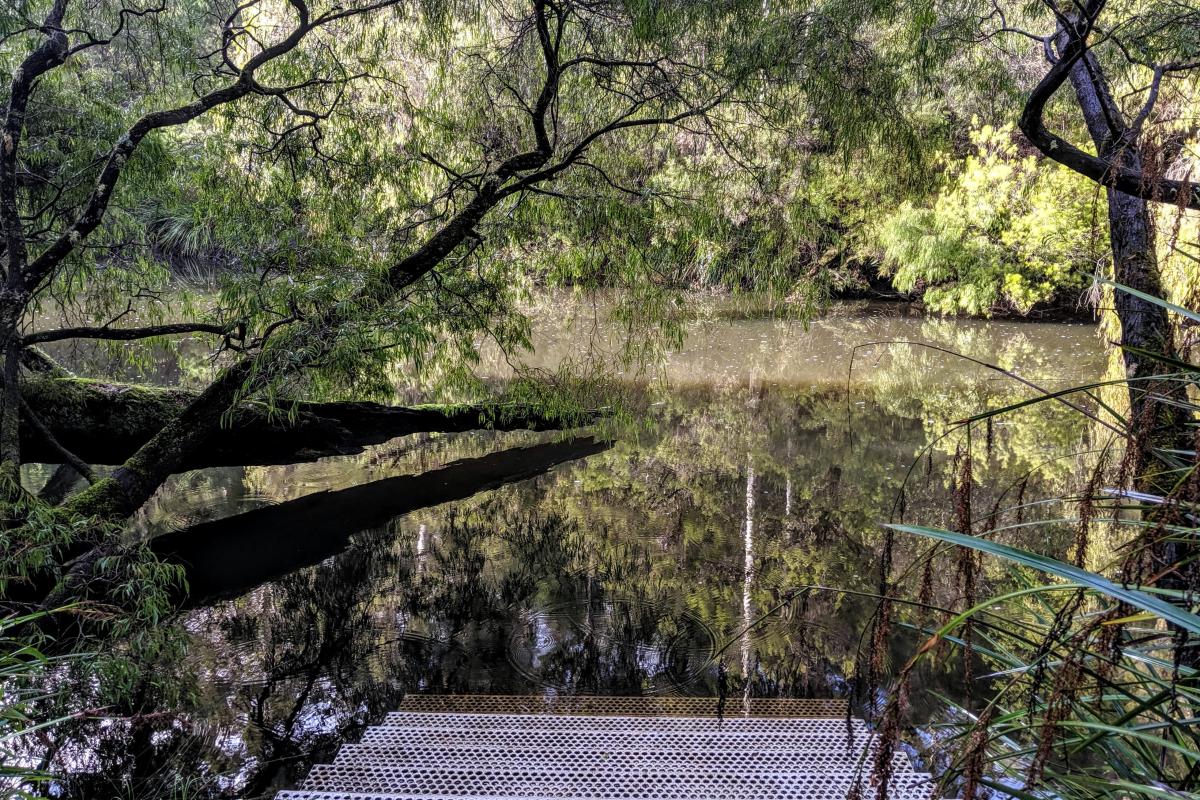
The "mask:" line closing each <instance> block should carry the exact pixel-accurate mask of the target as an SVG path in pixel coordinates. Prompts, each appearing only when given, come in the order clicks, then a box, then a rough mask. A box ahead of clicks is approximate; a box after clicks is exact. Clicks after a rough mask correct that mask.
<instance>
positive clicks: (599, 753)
mask: <svg viewBox="0 0 1200 800" xmlns="http://www.w3.org/2000/svg"><path fill="white" fill-rule="evenodd" d="M418 698H420V702H412V701H413V700H414V699H415V698H410V700H406V701H405V704H404V705H403V706H402V708H403V709H404V710H403V711H400V712H395V713H392V714H389V715H388V716H387V718H386V721H385V724H383V725H379V726H376V727H373V728H370V729H368V730H367V731H366V733H365V734H364V735H363V738H362V742H361V744H357V745H346V746H345V747H343V748H342V751H341V752H340V753H339V754H338V756H337V758H336V760H335V761H334V763H333V764H321V765H317V766H315V767H313V769H312V772H311V773H310V774H309V776H308V779H307V780H306V781H305V783H304V786H303V788H302V789H299V790H296V791H290V792H283V793H281V794H279V795H277V798H276V800H456V799H457V800H515V799H516V798H520V799H521V800H584V799H585V798H587V799H594V800H600V798H605V799H607V800H617V799H618V798H626V799H627V800H844V798H845V797H846V796H847V793H848V792H850V791H851V790H852V789H853V788H854V787H855V786H856V785H857V784H859V782H860V781H861V782H862V784H861V786H862V789H863V792H864V795H866V794H870V787H869V786H867V785H866V782H867V777H866V776H868V775H869V774H870V772H871V766H872V762H873V757H874V739H873V737H872V736H871V734H870V732H869V731H868V729H867V727H866V726H865V724H863V723H862V722H861V721H858V720H854V721H852V722H850V723H847V721H846V720H845V719H840V718H836V716H840V715H841V714H843V713H844V712H845V705H844V704H842V703H841V702H840V701H828V702H829V705H828V706H825V707H824V709H825V710H826V711H833V710H834V709H838V712H837V715H833V714H830V715H828V716H807V717H783V716H780V715H779V714H778V713H776V714H770V713H768V714H767V715H766V716H764V717H743V716H732V717H727V718H724V719H714V718H712V717H711V715H708V714H704V713H699V712H698V711H697V712H696V713H692V714H688V713H686V712H685V713H683V714H677V715H671V716H662V715H660V714H659V712H658V711H657V710H656V709H658V708H662V706H655V705H654V704H653V703H644V702H639V703H631V704H628V705H622V706H620V707H621V708H623V709H626V710H627V712H628V713H626V714H622V715H617V714H615V713H612V709H614V708H616V707H618V706H616V705H606V704H605V703H607V702H609V701H612V700H615V699H618V698H570V699H571V700H572V701H576V702H575V705H574V706H572V707H571V708H570V710H569V713H555V714H544V713H543V714H537V713H533V709H535V708H542V709H546V708H547V707H548V706H547V701H546V700H545V698H513V697H499V698H479V699H477V700H476V702H475V703H474V705H473V706H472V705H470V704H467V703H464V702H461V701H460V700H459V699H458V698H440V699H439V698H437V697H436V696H429V695H422V696H418ZM629 699H631V700H637V701H643V700H646V698H629ZM660 699H665V698H649V700H651V701H656V700H660ZM671 699H673V700H674V699H677V698H671ZM683 699H685V700H689V701H691V700H696V701H698V702H697V703H696V704H694V705H693V706H692V708H693V710H697V709H699V708H700V707H701V706H700V704H701V703H705V702H712V701H707V700H704V699H703V698H683ZM489 700H495V701H496V702H494V703H490V704H489V702H488V701H489ZM556 700H557V699H556ZM522 701H528V702H527V704H526V705H522ZM801 702H804V703H807V702H809V701H801ZM436 706H440V707H441V708H445V709H454V710H453V711H442V712H440V713H438V712H434V711H432V710H431V709H432V708H434V707H436ZM481 707H486V708H489V709H490V710H489V711H487V712H482V711H480V710H479V709H480V708H481ZM467 708H473V710H474V713H471V712H468V711H466V710H465V709H467ZM768 708H770V707H768ZM815 708H817V707H815V706H812V705H806V706H801V705H793V706H791V707H790V708H788V709H787V710H790V711H791V712H792V713H796V712H797V711H799V710H801V709H803V711H804V712H806V713H807V714H813V712H814V709H815ZM784 709H785V706H784V705H783V704H780V705H776V706H774V707H773V708H772V709H771V710H774V711H775V712H781V711H783V710H784ZM554 710H555V711H559V712H562V711H563V709H562V706H557V705H556V706H554ZM582 711H586V712H587V713H581V712H582ZM851 734H852V735H851ZM894 759H895V760H894V766H895V771H894V775H895V777H894V779H893V786H892V791H890V792H889V796H890V797H891V798H892V800H931V798H933V797H934V791H933V786H932V784H931V782H930V779H929V776H928V775H927V774H925V773H918V772H914V771H913V769H912V766H911V764H910V763H909V762H908V760H907V758H905V757H904V756H903V755H901V754H897V755H896V756H895V757H894Z"/></svg>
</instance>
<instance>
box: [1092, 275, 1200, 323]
mask: <svg viewBox="0 0 1200 800" xmlns="http://www.w3.org/2000/svg"><path fill="white" fill-rule="evenodd" d="M1100 283H1102V284H1107V285H1108V286H1111V287H1113V288H1114V289H1117V290H1120V291H1122V292H1124V293H1125V294H1131V295H1133V296H1134V297H1138V298H1141V299H1142V300H1145V301H1146V302H1147V303H1153V304H1154V305H1156V306H1161V307H1162V308H1165V309H1167V310H1168V311H1174V312H1175V313H1176V314H1179V315H1180V316H1182V317H1187V318H1188V319H1190V320H1194V321H1196V322H1200V314H1197V313H1196V312H1195V311H1192V310H1190V309H1187V308H1184V307H1183V306H1179V305H1176V304H1174V303H1169V302H1167V301H1166V300H1163V299H1162V298H1161V297H1155V296H1154V295H1152V294H1146V293H1145V292H1140V291H1138V290H1137V289H1134V288H1132V287H1130V286H1126V285H1124V284H1122V283H1117V282H1116V281H1100Z"/></svg>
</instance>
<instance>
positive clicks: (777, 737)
mask: <svg viewBox="0 0 1200 800" xmlns="http://www.w3.org/2000/svg"><path fill="white" fill-rule="evenodd" d="M869 741H870V736H869V734H867V733H863V734H862V735H861V736H855V737H854V740H853V742H851V740H850V739H849V738H848V737H847V736H846V735H845V734H841V735H838V734H834V733H829V732H826V733H823V734H822V733H820V732H817V731H807V730H803V731H791V732H787V733H774V732H766V733H741V732H730V731H692V732H688V731H663V732H656V731H622V730H620V729H614V730H607V731H593V730H574V731H561V730H559V731H556V730H549V731H545V730H522V729H519V728H513V729H501V730H482V731H473V730H471V729H469V728H408V727H399V726H382V725H381V726H379V727H377V728H369V729H367V731H366V733H364V734H363V738H362V744H369V745H377V746H382V747H412V746H421V745H425V746H436V747H472V748H496V749H503V748H513V749H518V750H542V749H552V748H555V747H563V748H571V749H578V750H590V751H593V752H595V751H606V750H617V749H620V750H625V751H633V750H646V751H652V752H653V751H658V750H681V749H695V748H703V749H708V750H712V751H718V752H720V751H734V752H737V751H746V750H802V749H810V750H811V749H812V748H814V747H823V748H828V749H829V750H847V749H850V748H857V747H863V746H865V745H867V744H868V743H869Z"/></svg>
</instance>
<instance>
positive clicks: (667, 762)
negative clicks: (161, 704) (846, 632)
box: [333, 744, 913, 774]
mask: <svg viewBox="0 0 1200 800" xmlns="http://www.w3.org/2000/svg"><path fill="white" fill-rule="evenodd" d="M873 755H874V754H873V753H870V752H869V753H867V754H866V756H865V757H864V754H863V752H862V750H861V749H856V750H855V751H853V752H847V751H845V750H841V751H839V750H830V749H829V748H820V747H814V748H811V749H807V750H803V751H798V750H776V751H756V750H746V751H740V752H730V751H724V752H713V751H712V750H708V749H691V750H678V751H670V750H642V751H625V750H621V749H614V750H608V751H581V750H575V749H572V748H561V747H556V748H549V747H548V748H543V749H539V750H519V749H512V748H505V749H503V750H496V749H479V748H468V747H463V748H445V747H442V748H438V747H415V746H414V747H379V746H374V745H361V744H348V745H345V746H343V747H342V749H341V752H339V753H338V755H337V758H336V759H334V762H333V763H334V764H350V765H362V764H389V765H396V766H410V767H411V766H420V765H422V764H425V765H428V764H436V765H437V766H438V767H440V768H445V769H470V768H473V767H479V768H483V769H492V768H495V767H500V768H504V769H519V768H522V767H527V766H529V765H531V764H536V765H537V766H538V768H539V769H554V770H574V769H579V768H580V767H584V766H586V767H599V768H604V769H611V770H623V771H629V770H638V771H641V770H646V769H648V768H655V769H664V770H669V771H671V772H674V773H676V774H684V773H688V774H692V773H696V772H714V771H718V772H723V773H729V772H734V771H738V770H744V769H746V767H747V765H752V766H753V768H754V769H755V770H759V771H763V772H788V771H801V772H853V771H854V770H855V769H858V768H860V767H861V768H862V769H863V771H866V772H869V771H870V769H871V766H872V764H873V763H874V761H873ZM892 765H893V768H894V770H895V771H896V772H912V771H913V768H912V764H911V762H909V760H908V758H907V757H906V756H905V755H904V754H903V753H896V754H895V755H894V756H893V757H892Z"/></svg>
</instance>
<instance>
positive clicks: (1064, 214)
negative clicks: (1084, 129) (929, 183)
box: [878, 125, 1108, 314]
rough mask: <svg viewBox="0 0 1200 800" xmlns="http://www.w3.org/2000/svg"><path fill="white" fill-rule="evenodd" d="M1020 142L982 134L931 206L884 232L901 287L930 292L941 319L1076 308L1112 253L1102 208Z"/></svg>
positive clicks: (1010, 135)
mask: <svg viewBox="0 0 1200 800" xmlns="http://www.w3.org/2000/svg"><path fill="white" fill-rule="evenodd" d="M1016 141H1017V140H1016V136H1015V134H1014V130H1013V128H1012V127H1011V126H1005V127H1001V128H993V127H992V126H990V125H984V126H982V127H979V128H977V129H976V130H975V131H974V132H973V133H972V135H971V147H972V150H973V152H972V154H971V155H970V156H968V157H967V158H966V159H963V160H961V161H950V162H949V164H948V167H947V171H946V175H945V179H946V182H945V188H944V189H943V190H942V191H941V192H940V193H939V194H938V196H937V198H936V200H935V201H934V202H933V204H932V205H931V206H918V205H914V204H912V203H904V204H903V205H901V206H900V207H899V209H897V210H896V211H895V212H893V213H892V214H890V215H888V216H887V217H886V218H885V219H884V221H883V222H882V223H881V224H880V225H879V229H878V245H879V248H880V250H881V257H882V261H883V268H884V270H885V271H886V272H888V273H890V274H892V275H893V280H894V283H895V285H896V288H898V289H900V290H901V291H906V292H908V291H914V290H922V289H923V290H924V298H925V302H926V303H928V304H929V306H930V307H931V308H933V309H935V310H937V311H940V312H943V313H955V312H966V313H969V314H991V313H993V312H995V311H997V310H1009V311H1018V312H1020V313H1028V312H1029V311H1030V310H1031V309H1032V308H1033V307H1034V306H1036V305H1039V304H1050V303H1064V302H1070V301H1072V300H1073V295H1074V294H1075V293H1076V292H1078V291H1079V290H1080V289H1081V288H1082V287H1084V286H1085V285H1086V282H1087V280H1088V278H1089V276H1090V275H1091V274H1092V272H1093V271H1094V269H1095V266H1096V264H1097V263H1099V262H1100V261H1101V260H1102V259H1103V258H1104V257H1105V255H1106V253H1107V251H1108V248H1107V235H1106V232H1105V230H1104V227H1103V221H1104V217H1103V206H1102V200H1101V206H1100V207H1099V208H1097V207H1096V203H1097V200H1098V198H1097V197H1096V190H1095V187H1094V186H1093V185H1091V184H1089V183H1088V182H1087V181H1086V180H1084V179H1083V178H1080V177H1079V176H1077V175H1075V174H1074V173H1071V172H1069V171H1068V170H1066V169H1064V168H1062V167H1059V166H1056V165H1053V164H1051V163H1049V162H1047V161H1045V160H1042V159H1038V158H1035V157H1034V156H1032V155H1024V154H1022V153H1021V152H1019V150H1018V147H1017V143H1016ZM1097 213H1099V214H1100V216H1099V217H1097V216H1096V214H1097ZM1097 222H1099V224H1097Z"/></svg>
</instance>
